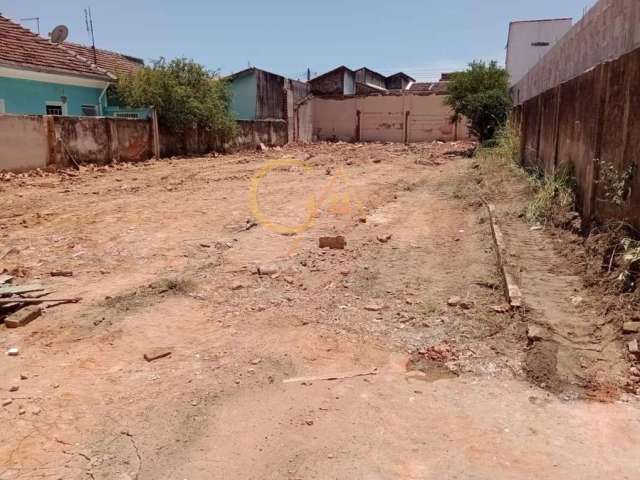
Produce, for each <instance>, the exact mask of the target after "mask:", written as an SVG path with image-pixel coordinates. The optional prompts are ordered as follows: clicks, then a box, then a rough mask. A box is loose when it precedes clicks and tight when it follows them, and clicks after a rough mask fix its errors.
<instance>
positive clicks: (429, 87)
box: [409, 82, 447, 94]
mask: <svg viewBox="0 0 640 480" xmlns="http://www.w3.org/2000/svg"><path fill="white" fill-rule="evenodd" d="M409 91H410V92H413V93H418V92H419V93H424V92H432V93H435V94H442V93H445V92H446V91H447V82H416V83H412V84H411V86H410V87H409Z"/></svg>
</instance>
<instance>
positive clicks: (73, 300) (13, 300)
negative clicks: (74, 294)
mask: <svg viewBox="0 0 640 480" xmlns="http://www.w3.org/2000/svg"><path fill="white" fill-rule="evenodd" d="M80 300H82V299H81V298H23V297H9V298H0V305H8V304H11V303H24V304H26V305H37V304H39V303H78V302H79V301H80Z"/></svg>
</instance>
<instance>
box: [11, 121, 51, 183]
mask: <svg viewBox="0 0 640 480" xmlns="http://www.w3.org/2000/svg"><path fill="white" fill-rule="evenodd" d="M47 155H48V154H47V136H46V130H45V124H44V122H43V121H42V117H23V116H14V115H0V171H2V170H7V171H15V172H20V171H24V170H31V169H34V168H44V167H46V165H47Z"/></svg>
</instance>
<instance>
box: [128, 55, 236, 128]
mask: <svg viewBox="0 0 640 480" xmlns="http://www.w3.org/2000/svg"><path fill="white" fill-rule="evenodd" d="M116 95H117V97H118V100H119V101H120V102H121V103H123V104H126V105H128V106H131V107H149V106H153V107H155V108H156V109H157V111H158V119H159V121H160V122H161V123H162V124H163V125H165V126H167V127H168V128H170V129H172V130H173V131H176V132H182V131H184V130H185V129H187V128H189V127H197V128H204V129H207V130H211V131H215V132H216V133H218V134H220V135H221V136H223V137H225V138H228V137H229V136H230V135H231V134H232V133H233V131H234V128H235V121H234V119H233V114H232V113H231V110H230V104H231V92H230V89H229V86H228V84H227V82H226V81H224V80H223V79H221V78H219V76H218V75H217V74H215V73H213V72H210V71H209V70H207V69H206V68H205V67H203V66H202V65H200V64H198V63H196V62H194V61H193V60H188V59H186V58H178V59H175V60H172V61H170V62H167V61H166V60H165V59H164V58H161V59H160V60H157V61H154V62H153V64H152V66H150V67H145V68H143V69H141V70H139V71H138V72H137V73H136V74H135V75H132V76H122V77H121V78H120V79H119V80H118V84H117V87H116Z"/></svg>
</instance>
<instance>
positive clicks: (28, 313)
mask: <svg viewBox="0 0 640 480" xmlns="http://www.w3.org/2000/svg"><path fill="white" fill-rule="evenodd" d="M40 315H42V309H41V308H40V307H28V308H23V309H22V310H20V311H18V312H16V313H14V314H13V315H10V316H9V317H7V318H5V319H4V324H5V325H6V327H7V328H18V327H24V326H25V325H27V324H28V323H30V322H32V321H34V320H35V319H36V318H38V317H39V316H40Z"/></svg>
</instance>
